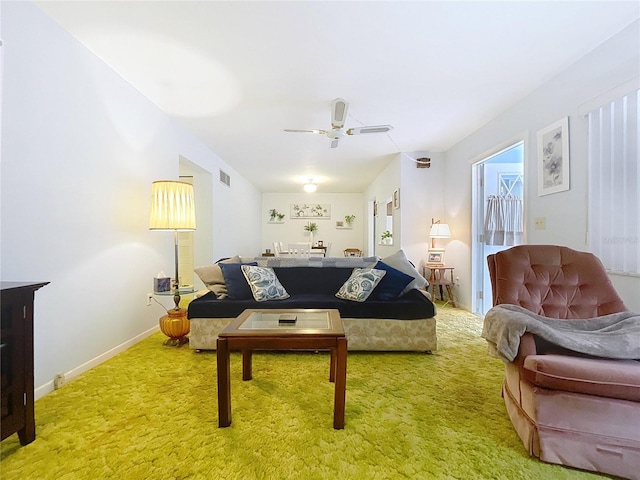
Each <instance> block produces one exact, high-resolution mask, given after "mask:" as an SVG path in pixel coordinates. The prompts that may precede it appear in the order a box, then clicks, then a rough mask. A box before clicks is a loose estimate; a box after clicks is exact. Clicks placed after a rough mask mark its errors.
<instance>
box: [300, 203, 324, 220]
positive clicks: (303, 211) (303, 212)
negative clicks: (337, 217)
mask: <svg viewBox="0 0 640 480" xmlns="http://www.w3.org/2000/svg"><path fill="white" fill-rule="evenodd" d="M291 218H305V219H308V218H313V219H316V220H323V219H329V218H331V205H330V204H328V203H292V204H291Z"/></svg>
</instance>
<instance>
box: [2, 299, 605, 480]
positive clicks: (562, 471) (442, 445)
mask: <svg viewBox="0 0 640 480" xmlns="http://www.w3.org/2000/svg"><path fill="white" fill-rule="evenodd" d="M481 327H482V320H481V319H480V318H479V317H476V316H473V315H471V314H469V313H467V312H464V311H462V310H457V309H453V308H448V307H439V312H438V337H439V349H438V351H437V352H435V353H434V354H433V355H427V354H420V353H365V352H352V353H350V354H349V358H348V373H347V407H346V427H345V429H344V430H340V431H337V430H334V429H333V428H332V412H333V384H331V383H329V381H328V365H329V355H328V353H318V354H314V353H256V354H255V355H254V360H253V376H254V378H253V380H251V381H250V382H242V380H241V359H240V355H239V354H232V367H231V373H232V407H233V423H232V425H231V427H230V428H226V429H219V428H218V426H217V403H216V357H215V353H200V354H197V353H195V352H193V351H191V350H189V349H188V347H182V348H169V347H164V346H163V345H162V342H163V340H164V337H163V336H162V334H161V333H158V334H155V335H153V336H151V337H149V338H148V339H146V340H144V341H143V342H141V343H139V344H137V345H135V346H134V347H132V348H130V349H129V350H127V351H126V352H124V353H122V354H120V355H118V356H116V357H114V358H113V359H111V360H109V361H107V362H105V363H104V364H102V365H100V366H98V367H96V368H94V369H93V370H91V371H89V372H87V373H85V374H84V375H82V376H81V377H79V378H78V379H76V380H74V381H72V382H69V383H68V384H66V385H64V386H63V387H62V388H61V389H60V390H57V391H55V392H53V393H51V394H49V395H47V396H45V397H43V398H41V399H40V400H38V401H37V402H36V421H37V438H36V440H35V442H33V443H32V444H30V445H28V446H26V447H21V446H20V444H19V442H18V437H17V435H14V436H12V437H10V438H8V439H6V440H5V441H4V442H2V444H1V449H0V454H1V462H0V477H1V478H2V479H3V480H10V479H20V480H24V479H30V480H31V479H33V480H35V479H38V480H43V479H70V480H75V479H92V480H97V479H108V478H118V479H122V480H129V479H225V480H231V479H244V480H253V479H270V480H271V479H304V480H312V479H342V480H348V479H367V480H369V479H397V478H400V479H402V478H404V479H453V478H455V479H473V478H492V479H509V480H513V479H536V480H538V479H554V480H555V479H574V478H602V477H599V476H598V475H594V474H590V473H586V472H582V471H577V470H573V469H569V468H563V467H559V466H555V465H548V464H544V463H541V462H539V461H537V460H535V459H531V458H529V457H528V455H527V453H526V451H525V450H524V448H523V446H522V445H521V443H520V440H519V439H518V437H517V435H516V433H515V431H514V430H513V428H512V427H511V423H510V422H509V419H508V418H507V415H506V412H505V409H504V404H503V402H502V399H501V397H500V384H501V381H502V372H503V366H502V363H501V362H500V361H499V360H496V359H493V358H490V357H488V356H487V354H486V345H485V342H484V340H482V339H481V338H480V331H481Z"/></svg>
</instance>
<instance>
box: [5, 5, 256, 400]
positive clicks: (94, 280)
mask: <svg viewBox="0 0 640 480" xmlns="http://www.w3.org/2000/svg"><path fill="white" fill-rule="evenodd" d="M1 28H2V41H3V45H2V52H3V79H2V164H1V171H0V175H1V180H0V181H1V186H2V190H1V196H0V200H1V213H2V217H1V218H2V224H1V227H2V230H1V233H2V235H1V246H0V248H1V250H0V252H1V258H2V264H1V267H0V269H1V271H0V276H1V278H2V280H4V281H9V280H18V281H50V282H51V284H50V285H48V286H47V287H45V288H43V289H41V290H40V291H39V292H37V294H36V305H35V384H36V387H37V390H36V395H37V396H40V395H42V394H43V393H46V391H48V390H49V389H50V388H52V379H53V377H54V376H55V375H56V374H57V373H65V374H68V375H69V374H70V375H72V376H73V375H75V374H77V373H79V372H81V371H83V370H85V369H87V368H88V367H90V366H92V365H94V364H95V363H97V362H99V361H101V360H103V359H105V358H106V357H108V356H110V355H113V354H114V352H117V351H119V350H121V349H122V348H124V346H126V345H127V344H129V343H130V342H132V341H135V340H136V339H138V338H140V337H141V336H144V335H145V334H147V333H148V332H149V331H153V330H154V329H156V328H157V323H158V318H159V317H160V316H161V315H162V314H163V313H164V312H163V310H162V309H161V308H160V307H159V306H157V305H155V306H152V307H147V306H146V293H147V292H149V291H151V288H152V278H153V276H154V275H155V274H156V273H157V272H158V271H159V270H161V269H162V270H164V271H165V272H170V271H172V265H173V235H172V234H171V233H170V232H152V231H149V229H148V221H149V220H148V218H149V197H150V193H151V183H152V182H153V181H154V180H158V179H177V177H178V165H179V158H180V156H184V157H186V158H188V159H189V160H190V161H191V162H193V163H194V164H196V165H198V166H199V167H200V168H202V169H203V170H205V171H208V172H211V173H212V177H213V185H212V186H211V189H210V191H209V192H208V193H207V195H211V196H212V197H213V198H212V199H211V201H212V204H213V209H212V212H211V217H210V218H208V219H207V218H204V219H201V218H200V217H199V219H198V221H199V222H200V223H202V220H204V224H202V226H201V228H203V229H205V230H206V229H210V230H211V231H213V234H214V242H213V247H212V252H211V256H212V257H216V256H222V255H224V254H226V253H228V252H239V253H248V252H251V253H253V252H254V251H256V250H259V249H260V242H259V235H260V229H259V220H260V193H259V192H258V191H257V190H256V189H255V188H254V187H253V186H252V185H251V184H249V183H248V182H246V181H245V180H243V179H242V178H241V177H240V175H238V174H237V173H236V172H235V171H234V170H233V169H232V168H230V167H229V166H228V165H226V164H225V163H224V162H223V161H222V160H221V159H220V158H218V157H217V156H216V155H215V154H214V153H213V152H211V151H210V150H208V149H207V148H205V147H204V146H203V145H202V144H201V143H200V142H198V141H197V140H196V139H195V138H194V137H193V136H191V135H190V134H188V133H186V131H185V130H184V129H182V128H181V127H179V126H178V125H177V124H175V123H173V122H172V121H171V120H170V119H169V118H168V117H167V116H166V115H165V114H163V113H162V112H161V111H160V110H159V109H158V108H157V107H155V106H154V105H153V104H151V102H149V101H148V100H147V99H146V98H145V97H143V96H142V95H140V93H139V92H138V91H137V90H135V89H134V88H133V87H131V86H130V85H129V84H127V83H126V82H125V81H124V80H123V79H122V78H121V77H119V76H118V75H116V74H115V73H114V72H113V71H112V70H111V69H110V68H108V67H107V66H106V65H105V64H104V63H102V62H101V61H100V60H98V59H97V58H96V57H95V56H94V55H93V54H92V53H90V52H89V51H88V50H87V49H86V48H85V47H84V46H82V45H81V44H80V43H78V42H77V41H76V40H75V39H74V38H73V37H71V36H70V35H69V34H68V33H67V32H66V31H64V30H63V29H61V28H60V27H59V26H58V25H57V24H55V23H54V22H53V21H52V20H51V19H50V18H49V17H47V16H46V15H44V14H43V13H42V12H41V11H40V10H39V9H38V8H37V7H36V6H34V5H33V4H31V3H26V2H3V3H2V19H1ZM219 167H222V168H223V169H224V170H225V171H227V172H228V173H229V174H231V175H232V177H233V182H234V183H233V184H232V189H228V188H226V187H224V188H221V186H220V184H219V182H218V181H217V179H218V172H217V169H218V168H219ZM232 198H242V199H243V200H242V202H238V201H237V200H236V201H235V202H234V201H231V199H232ZM207 222H208V223H210V225H207ZM218 232H223V233H224V238H225V239H226V240H218V241H217V242H216V238H215V237H216V234H217V233H218ZM220 237H222V234H220Z"/></svg>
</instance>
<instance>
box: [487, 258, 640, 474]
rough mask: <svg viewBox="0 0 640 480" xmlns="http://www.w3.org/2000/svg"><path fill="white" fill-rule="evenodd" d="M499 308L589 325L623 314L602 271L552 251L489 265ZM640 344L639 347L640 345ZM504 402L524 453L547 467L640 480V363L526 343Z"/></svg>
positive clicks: (527, 337)
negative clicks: (591, 320)
mask: <svg viewBox="0 0 640 480" xmlns="http://www.w3.org/2000/svg"><path fill="white" fill-rule="evenodd" d="M487 261H488V265H489V274H490V277H491V285H492V294H493V305H494V306H495V305H499V304H512V305H520V306H521V307H524V308H526V309H527V310H530V311H532V312H534V313H536V314H539V315H543V316H545V317H551V318H557V319H563V320H564V319H566V320H567V321H571V320H572V319H583V318H593V317H598V316H603V315H607V314H611V313H616V312H621V311H625V310H626V307H625V305H624V303H623V302H622V300H621V299H620V297H619V296H618V294H617V293H616V291H615V290H614V288H613V286H612V285H611V282H610V280H609V278H608V276H607V273H606V271H605V269H604V267H603V266H602V263H601V262H600V261H599V260H598V259H597V258H596V257H595V256H594V255H592V254H590V253H585V252H578V251H575V250H572V249H570V248H567V247H560V246H553V245H520V246H516V247H512V248H509V249H508V250H504V251H502V252H498V253H496V254H493V255H489V256H488V257H487ZM638 341H640V339H638ZM502 396H503V398H504V402H505V405H506V409H507V412H508V415H509V417H510V419H511V422H512V423H513V425H514V428H515V429H516V431H517V433H518V435H519V437H520V439H521V440H522V442H523V444H524V446H525V448H527V449H528V451H529V454H530V455H534V456H536V457H538V458H540V460H542V461H545V462H549V463H557V464H561V465H568V466H571V467H576V468H581V469H585V470H592V471H596V472H601V473H607V474H612V475H617V476H621V477H624V478H634V479H640V362H638V361H637V360H611V359H603V358H596V357H589V356H587V355H582V354H578V353H575V352H571V351H569V350H566V349H563V348H561V347H558V346H556V345H553V344H550V343H548V342H545V341H543V340H542V339H540V338H538V337H535V336H534V335H532V334H530V333H525V334H524V335H523V336H522V338H521V341H520V347H519V351H518V355H517V357H516V358H515V359H514V361H513V362H510V363H507V364H506V371H505V381H504V384H503V387H502Z"/></svg>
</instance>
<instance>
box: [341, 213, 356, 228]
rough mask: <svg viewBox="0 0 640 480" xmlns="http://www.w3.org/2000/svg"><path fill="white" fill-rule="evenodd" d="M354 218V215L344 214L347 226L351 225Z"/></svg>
mask: <svg viewBox="0 0 640 480" xmlns="http://www.w3.org/2000/svg"><path fill="white" fill-rule="evenodd" d="M355 219H356V216H355V215H345V216H344V222H345V223H346V224H347V227H351V226H353V221H354V220H355Z"/></svg>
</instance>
